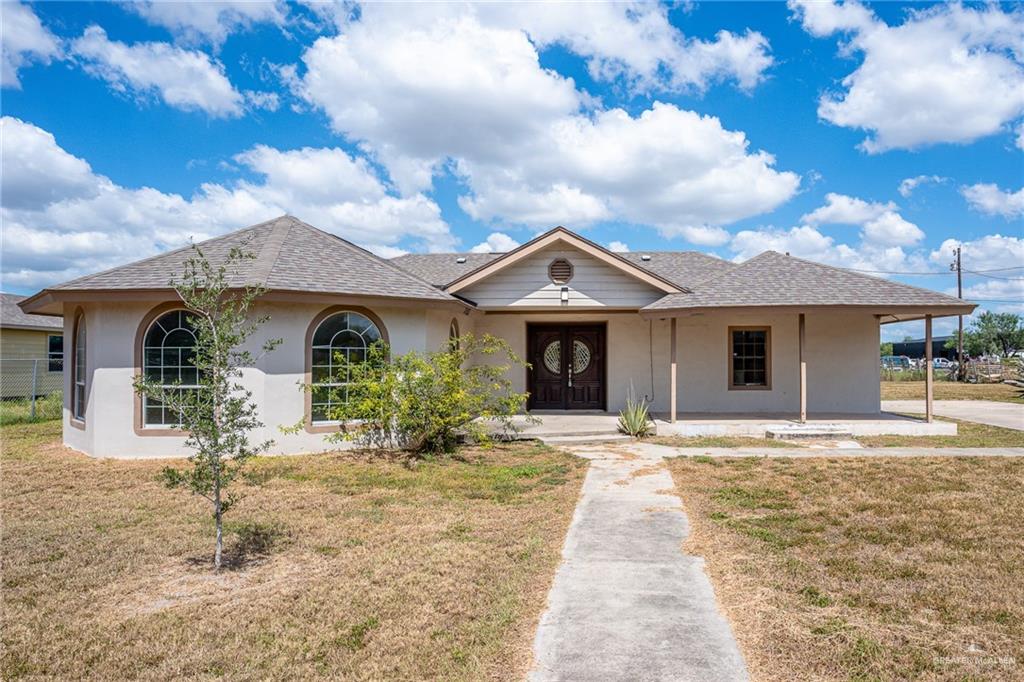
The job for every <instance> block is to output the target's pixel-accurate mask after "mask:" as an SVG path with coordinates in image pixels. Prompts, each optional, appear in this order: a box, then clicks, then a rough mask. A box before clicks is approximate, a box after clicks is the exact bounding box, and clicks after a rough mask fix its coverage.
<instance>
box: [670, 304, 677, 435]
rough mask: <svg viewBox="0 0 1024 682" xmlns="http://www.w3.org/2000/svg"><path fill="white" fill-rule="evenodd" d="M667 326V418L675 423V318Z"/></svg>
mask: <svg viewBox="0 0 1024 682" xmlns="http://www.w3.org/2000/svg"><path fill="white" fill-rule="evenodd" d="M669 328H670V329H671V330H672V333H671V335H670V339H669V357H670V360H669V398H668V404H669V412H668V420H669V421H670V422H671V423H673V424H675V423H676V318H674V317H673V318H672V319H671V321H670V322H669Z"/></svg>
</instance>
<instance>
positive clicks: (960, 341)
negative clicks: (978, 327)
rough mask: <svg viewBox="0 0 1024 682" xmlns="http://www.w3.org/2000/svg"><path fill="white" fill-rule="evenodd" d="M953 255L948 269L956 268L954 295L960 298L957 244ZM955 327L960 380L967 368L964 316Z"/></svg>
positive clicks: (959, 317)
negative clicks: (953, 258) (953, 257)
mask: <svg viewBox="0 0 1024 682" xmlns="http://www.w3.org/2000/svg"><path fill="white" fill-rule="evenodd" d="M953 255H955V256H956V260H955V261H953V262H952V263H950V265H949V269H950V270H956V296H957V298H960V299H962V298H963V297H964V278H963V268H962V267H961V264H960V247H959V246H957V247H956V249H955V250H954V251H953ZM957 318H958V322H957V328H958V333H957V335H956V362H957V366H956V374H957V378H958V379H959V380H960V381H963V380H964V377H965V376H967V368H966V367H964V316H963V315H958V316H957Z"/></svg>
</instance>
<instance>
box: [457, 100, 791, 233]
mask: <svg viewBox="0 0 1024 682" xmlns="http://www.w3.org/2000/svg"><path fill="white" fill-rule="evenodd" d="M748 146H749V143H748V141H747V139H746V136H745V135H744V134H743V133H741V132H735V131H729V130H725V129H724V128H723V127H722V124H721V121H719V120H718V119H717V118H715V117H712V116H700V115H698V114H696V113H694V112H690V111H683V110H680V109H678V108H676V107H675V106H674V105H671V104H662V103H655V104H654V105H653V107H652V108H651V109H649V110H647V111H644V112H642V113H641V114H640V115H639V116H636V117H634V116H631V115H630V114H628V113H627V112H625V111H623V110H621V109H613V110H609V111H603V112H599V113H597V114H595V115H594V116H593V117H587V116H568V117H564V118H562V119H560V120H558V121H556V122H555V123H553V124H552V125H551V126H550V128H549V129H548V130H547V131H545V134H544V135H543V136H539V137H537V138H535V139H532V140H524V141H523V142H522V143H521V145H520V149H519V152H520V153H518V154H516V155H514V156H513V157H512V158H509V159H507V160H502V161H501V162H500V163H493V162H490V161H487V160H477V159H463V160H461V161H460V163H459V164H458V171H459V173H460V174H461V175H462V176H463V177H464V178H465V179H466V181H467V184H468V185H469V187H470V189H471V194H470V195H469V196H467V197H463V198H462V199H460V205H461V206H462V208H463V210H465V211H466V212H467V213H469V214H470V215H471V216H473V217H474V218H477V219H479V220H506V221H511V222H518V223H524V224H527V225H531V226H533V227H545V226H550V224H551V223H555V222H563V221H559V220H551V219H548V218H549V216H546V215H543V216H542V217H543V218H544V220H538V219H537V215H536V212H535V210H534V207H535V206H536V205H537V204H538V203H540V204H545V202H546V200H548V199H550V198H551V196H552V193H553V192H554V191H555V190H556V189H558V190H559V192H560V193H561V194H562V195H564V196H569V197H571V200H570V201H567V202H566V204H565V207H564V211H566V212H567V213H568V215H570V216H571V217H572V218H574V219H575V220H572V219H566V220H565V221H564V222H565V223H567V224H568V225H567V226H569V227H576V228H579V227H582V226H585V225H586V224H587V223H589V222H593V221H594V220H598V219H601V220H604V219H619V220H624V221H628V222H633V223H642V224H649V225H654V226H656V227H657V228H658V229H659V230H660V231H661V233H662V234H663V235H665V236H682V237H684V238H686V239H688V240H689V241H692V242H694V243H698V244H704V245H718V244H722V243H724V242H725V241H726V240H727V239H728V236H727V233H726V232H725V231H724V230H722V229H721V227H720V226H721V225H723V224H728V223H731V222H734V221H736V220H740V219H741V218H745V217H749V216H752V215H757V214H759V213H763V212H766V211H770V210H772V209H774V208H775V207H776V206H778V205H779V204H781V203H783V202H785V201H786V200H788V199H789V198H790V197H791V196H792V195H793V194H794V193H795V192H796V190H797V188H798V186H799V183H800V179H799V176H797V175H796V174H794V173H790V172H780V171H776V170H775V169H774V167H773V166H774V161H775V159H774V157H772V156H771V155H770V154H768V153H766V152H763V151H757V152H750V151H749V150H748ZM556 208H557V207H556ZM563 215H566V213H563Z"/></svg>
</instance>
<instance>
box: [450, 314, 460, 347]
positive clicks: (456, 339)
mask: <svg viewBox="0 0 1024 682" xmlns="http://www.w3.org/2000/svg"><path fill="white" fill-rule="evenodd" d="M453 329H454V330H455V336H452V330H453ZM452 341H454V342H455V350H458V349H459V348H461V343H462V329H461V328H459V318H457V317H453V318H452V321H451V322H449V323H448V343H451V342H452Z"/></svg>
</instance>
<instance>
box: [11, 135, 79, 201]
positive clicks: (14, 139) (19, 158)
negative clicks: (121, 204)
mask: <svg viewBox="0 0 1024 682" xmlns="http://www.w3.org/2000/svg"><path fill="white" fill-rule="evenodd" d="M0 169H2V172H0V183H2V184H0V195H2V197H3V205H4V206H10V207H12V208H17V209H39V208H42V207H44V206H46V205H47V204H50V203H53V202H55V201H61V200H64V199H72V198H80V197H87V196H92V195H93V194H95V192H96V180H95V176H94V175H93V172H92V168H90V167H89V164H88V163H86V162H85V161H83V160H82V159H79V158H78V157H76V156H72V155H71V154H68V153H67V152H66V151H64V150H63V149H61V148H60V146H58V145H57V141H56V140H55V139H54V138H53V135H51V134H50V133H48V132H46V131H45V130H42V129H40V128H37V127H35V126H34V125H32V124H31V123H25V122H24V121H22V120H20V119H17V118H12V117H10V116H4V117H3V119H0Z"/></svg>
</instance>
